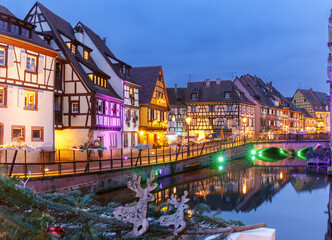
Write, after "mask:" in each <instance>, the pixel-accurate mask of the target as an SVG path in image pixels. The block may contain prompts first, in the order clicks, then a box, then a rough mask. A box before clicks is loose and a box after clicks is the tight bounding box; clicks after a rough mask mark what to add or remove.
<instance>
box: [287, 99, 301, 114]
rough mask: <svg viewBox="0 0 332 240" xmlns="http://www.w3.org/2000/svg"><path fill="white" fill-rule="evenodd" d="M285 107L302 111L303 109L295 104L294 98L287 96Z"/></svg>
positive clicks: (294, 110)
mask: <svg viewBox="0 0 332 240" xmlns="http://www.w3.org/2000/svg"><path fill="white" fill-rule="evenodd" d="M284 106H285V107H289V109H290V110H291V111H293V112H302V111H301V109H299V108H298V107H296V106H295V104H294V103H292V98H291V97H286V98H285V105H284Z"/></svg>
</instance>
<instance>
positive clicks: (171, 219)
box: [158, 191, 190, 236]
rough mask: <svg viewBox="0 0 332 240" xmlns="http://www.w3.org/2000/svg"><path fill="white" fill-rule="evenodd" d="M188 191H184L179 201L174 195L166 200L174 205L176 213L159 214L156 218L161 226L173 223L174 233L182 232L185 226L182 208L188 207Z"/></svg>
mask: <svg viewBox="0 0 332 240" xmlns="http://www.w3.org/2000/svg"><path fill="white" fill-rule="evenodd" d="M187 196H188V192H187V191H184V195H183V196H182V198H181V201H180V202H178V201H177V196H176V195H173V194H172V195H171V198H170V199H168V200H167V202H168V203H169V204H172V205H174V207H175V208H176V209H177V210H176V213H174V214H172V215H165V216H161V217H160V218H159V219H158V222H159V223H160V225H161V226H165V227H168V226H170V225H174V235H175V236H176V235H178V233H180V232H182V231H183V230H184V229H185V228H186V222H185V221H184V210H186V209H189V206H188V204H186V203H187V202H189V200H190V199H189V198H186V197H187Z"/></svg>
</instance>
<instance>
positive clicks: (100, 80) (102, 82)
mask: <svg viewBox="0 0 332 240" xmlns="http://www.w3.org/2000/svg"><path fill="white" fill-rule="evenodd" d="M88 76H89V78H90V79H91V81H92V82H93V83H94V84H96V85H99V86H101V87H104V88H106V87H107V79H106V78H104V77H101V76H96V75H95V74H93V73H89V74H88Z"/></svg>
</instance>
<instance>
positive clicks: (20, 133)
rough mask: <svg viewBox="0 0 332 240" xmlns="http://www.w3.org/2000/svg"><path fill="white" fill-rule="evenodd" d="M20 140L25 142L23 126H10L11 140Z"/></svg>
mask: <svg viewBox="0 0 332 240" xmlns="http://www.w3.org/2000/svg"><path fill="white" fill-rule="evenodd" d="M17 140H22V141H23V142H25V127H24V126H12V141H17Z"/></svg>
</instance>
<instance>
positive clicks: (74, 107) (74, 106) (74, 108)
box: [71, 101, 80, 113]
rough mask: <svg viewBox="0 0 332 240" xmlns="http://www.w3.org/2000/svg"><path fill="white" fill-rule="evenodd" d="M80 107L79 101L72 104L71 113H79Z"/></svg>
mask: <svg viewBox="0 0 332 240" xmlns="http://www.w3.org/2000/svg"><path fill="white" fill-rule="evenodd" d="M79 110H80V105H79V103H78V101H74V102H71V113H79V112H80V111H79Z"/></svg>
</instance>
